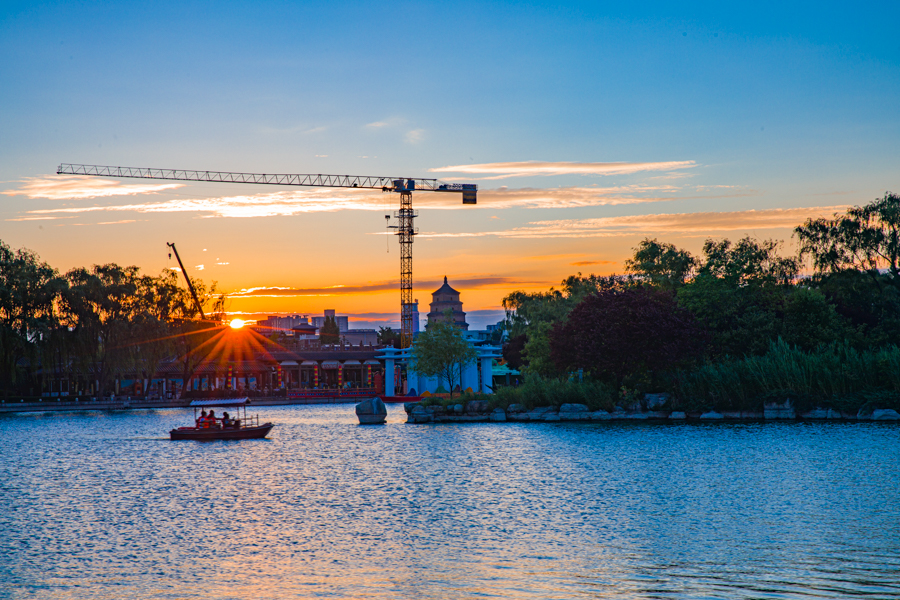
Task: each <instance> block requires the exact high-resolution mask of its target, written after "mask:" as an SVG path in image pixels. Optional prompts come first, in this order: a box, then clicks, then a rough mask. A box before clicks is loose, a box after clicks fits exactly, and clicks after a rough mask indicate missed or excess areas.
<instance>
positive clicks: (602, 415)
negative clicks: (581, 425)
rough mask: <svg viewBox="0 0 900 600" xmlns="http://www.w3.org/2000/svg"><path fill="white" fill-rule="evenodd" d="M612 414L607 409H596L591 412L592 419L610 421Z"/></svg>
mask: <svg viewBox="0 0 900 600" xmlns="http://www.w3.org/2000/svg"><path fill="white" fill-rule="evenodd" d="M610 418H611V417H610V415H609V413H608V412H606V411H605V410H595V411H594V412H592V413H591V421H609V420H610Z"/></svg>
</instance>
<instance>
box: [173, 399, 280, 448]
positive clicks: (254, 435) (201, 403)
mask: <svg viewBox="0 0 900 600" xmlns="http://www.w3.org/2000/svg"><path fill="white" fill-rule="evenodd" d="M248 404H250V399H249V398H220V399H218V400H194V401H193V402H191V403H190V405H189V406H190V407H191V408H193V409H194V423H196V422H197V409H206V408H236V409H237V411H238V414H237V415H235V416H238V417H240V418H238V419H233V422H234V424H233V425H231V426H229V427H222V426H221V424H220V423H216V426H214V427H197V426H194V427H178V428H176V429H173V430H172V431H170V432H169V438H170V439H172V440H200V441H207V440H254V439H260V438H264V437H266V436H267V435H269V432H270V431H271V430H272V427H274V425H273V424H272V423H260V422H259V415H251V416H249V417H248V416H247V405H248ZM242 408H243V415H241V409H242Z"/></svg>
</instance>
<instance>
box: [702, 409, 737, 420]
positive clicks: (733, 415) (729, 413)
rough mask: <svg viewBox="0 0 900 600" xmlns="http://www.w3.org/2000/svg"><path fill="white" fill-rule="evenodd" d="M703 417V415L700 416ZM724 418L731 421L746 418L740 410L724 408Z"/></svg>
mask: <svg viewBox="0 0 900 600" xmlns="http://www.w3.org/2000/svg"><path fill="white" fill-rule="evenodd" d="M700 418H701V419H702V418H703V417H702V416H701V417H700ZM722 418H723V419H728V420H730V421H740V420H741V419H743V418H744V413H743V412H741V411H739V410H723V411H722Z"/></svg>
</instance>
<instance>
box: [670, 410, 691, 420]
mask: <svg viewBox="0 0 900 600" xmlns="http://www.w3.org/2000/svg"><path fill="white" fill-rule="evenodd" d="M669 419H672V420H675V421H683V420H685V419H687V415H686V414H684V413H683V412H681V411H680V410H676V411H675V412H671V413H669Z"/></svg>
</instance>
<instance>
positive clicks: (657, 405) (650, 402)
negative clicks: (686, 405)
mask: <svg viewBox="0 0 900 600" xmlns="http://www.w3.org/2000/svg"><path fill="white" fill-rule="evenodd" d="M670 399H671V395H669V394H644V404H645V405H646V407H647V410H659V409H661V408H662V407H664V406H665V405H666V404H667V403H668V402H669V400H670Z"/></svg>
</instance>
